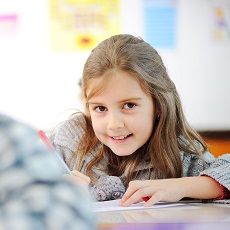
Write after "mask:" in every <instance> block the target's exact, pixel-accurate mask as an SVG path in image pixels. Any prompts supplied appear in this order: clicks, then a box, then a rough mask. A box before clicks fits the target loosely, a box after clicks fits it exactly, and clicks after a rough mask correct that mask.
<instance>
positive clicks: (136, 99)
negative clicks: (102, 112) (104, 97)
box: [88, 97, 142, 105]
mask: <svg viewBox="0 0 230 230" xmlns="http://www.w3.org/2000/svg"><path fill="white" fill-rule="evenodd" d="M141 99H142V98H140V97H133V98H127V99H123V100H121V101H118V103H124V102H127V101H139V100H141ZM88 104H90V105H92V104H93V105H102V104H104V103H102V102H96V101H93V100H92V101H90V100H89V101H88Z"/></svg>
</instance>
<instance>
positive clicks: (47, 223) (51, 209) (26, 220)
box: [0, 114, 96, 230]
mask: <svg viewBox="0 0 230 230" xmlns="http://www.w3.org/2000/svg"><path fill="white" fill-rule="evenodd" d="M54 158H55V156H54V154H53V153H51V152H49V150H48V149H45V148H44V146H43V145H42V144H41V142H40V141H39V138H38V135H37V132H36V131H35V130H33V129H32V128H31V127H29V126H28V125H26V124H23V123H20V122H18V121H15V120H13V119H12V118H9V117H7V116H5V115H2V114H0V229H7V230H11V229H17V230H20V229H22V230H27V229H28V230H31V229H33V230H41V229H49V230H52V229H55V230H59V229H65V230H66V229H68V230H69V229H81V230H92V229H96V221H95V217H94V215H93V213H92V208H91V200H90V197H89V196H88V194H87V193H85V191H83V190H82V188H80V187H78V186H77V185H74V184H72V183H71V182H69V181H66V180H64V179H63V174H62V172H61V171H60V168H59V167H58V165H56V161H55V160H54Z"/></svg>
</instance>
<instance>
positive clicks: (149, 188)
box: [120, 178, 184, 207]
mask: <svg viewBox="0 0 230 230" xmlns="http://www.w3.org/2000/svg"><path fill="white" fill-rule="evenodd" d="M183 187H184V186H183V185H182V181H181V180H180V179H179V178H177V179H174V178H173V179H162V180H144V181H131V182H130V183H129V187H128V189H127V191H126V193H125V194H124V196H123V197H122V199H121V202H120V205H121V206H129V205H131V204H134V203H137V202H140V201H143V200H142V197H146V196H148V197H149V198H150V199H149V200H148V201H147V202H146V203H145V204H144V206H146V207H148V206H151V205H153V204H155V203H157V202H159V201H167V202H176V201H179V200H180V199H182V198H183V197H184V196H183V190H184V189H183Z"/></svg>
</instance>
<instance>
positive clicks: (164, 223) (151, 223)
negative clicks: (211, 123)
mask: <svg viewBox="0 0 230 230" xmlns="http://www.w3.org/2000/svg"><path fill="white" fill-rule="evenodd" d="M96 215H97V218H98V223H99V229H101V230H150V229H151V230H169V229H170V230H206V229H208V230H216V229H217V230H230V205H229V204H214V203H213V204H212V203H188V204H186V205H183V206H174V207H168V208H162V209H148V210H144V211H143V210H132V211H131V210H129V211H120V212H102V213H97V214H96Z"/></svg>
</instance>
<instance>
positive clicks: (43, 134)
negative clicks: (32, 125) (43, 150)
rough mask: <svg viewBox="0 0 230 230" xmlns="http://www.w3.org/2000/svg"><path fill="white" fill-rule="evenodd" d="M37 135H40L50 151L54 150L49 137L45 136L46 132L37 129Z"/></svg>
mask: <svg viewBox="0 0 230 230" xmlns="http://www.w3.org/2000/svg"><path fill="white" fill-rule="evenodd" d="M38 135H39V136H40V138H41V139H42V140H43V142H44V143H45V144H46V145H47V146H48V147H49V148H50V149H51V150H52V151H55V148H54V146H53V145H52V143H51V142H50V140H49V138H48V137H47V136H46V134H45V133H44V132H43V131H42V130H39V131H38Z"/></svg>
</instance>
